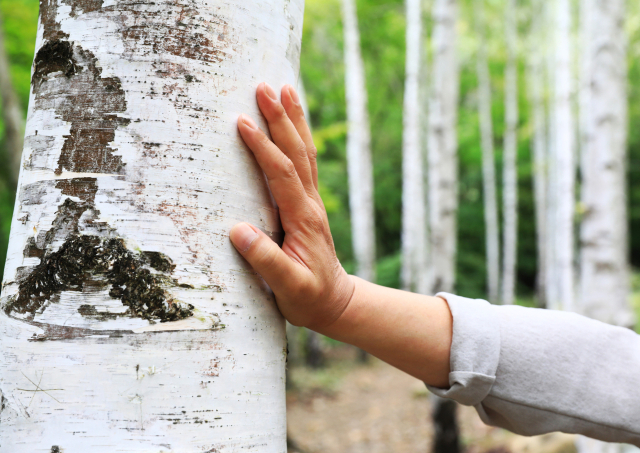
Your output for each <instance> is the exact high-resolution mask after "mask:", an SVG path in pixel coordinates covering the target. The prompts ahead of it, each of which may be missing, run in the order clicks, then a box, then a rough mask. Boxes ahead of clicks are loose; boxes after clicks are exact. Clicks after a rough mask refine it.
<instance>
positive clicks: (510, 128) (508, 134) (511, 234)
mask: <svg viewBox="0 0 640 453" xmlns="http://www.w3.org/2000/svg"><path fill="white" fill-rule="evenodd" d="M505 30H506V33H505V37H506V42H507V67H506V70H505V133H504V153H503V165H504V167H503V173H502V184H503V191H502V194H503V206H504V239H503V242H504V244H503V246H504V259H503V266H504V267H503V273H502V303H503V304H505V305H512V304H513V303H514V301H515V292H516V258H517V251H518V250H517V247H518V171H517V158H518V68H517V40H518V18H517V14H516V2H515V0H507V8H506V14H505Z"/></svg>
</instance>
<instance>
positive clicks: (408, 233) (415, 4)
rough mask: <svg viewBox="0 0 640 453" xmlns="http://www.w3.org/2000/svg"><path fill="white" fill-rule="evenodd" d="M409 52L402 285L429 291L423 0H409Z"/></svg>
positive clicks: (405, 98) (405, 114) (407, 4)
mask: <svg viewBox="0 0 640 453" xmlns="http://www.w3.org/2000/svg"><path fill="white" fill-rule="evenodd" d="M405 6H406V18H407V34H406V42H407V53H406V75H405V85H404V113H403V123H404V131H403V136H402V138H403V141H402V286H403V288H404V289H405V290H407V291H416V292H419V293H421V294H428V292H429V290H430V289H431V283H430V281H429V280H430V276H429V263H428V245H429V244H428V240H429V236H428V224H427V213H426V199H425V178H424V167H425V163H426V162H425V154H424V132H423V127H422V126H423V115H422V111H423V106H422V105H421V103H422V100H423V91H424V90H422V89H421V87H422V86H423V85H424V77H425V74H424V71H423V69H424V66H423V53H424V49H423V45H422V42H423V41H422V40H423V28H422V21H423V17H422V1H421V0H406V4H405Z"/></svg>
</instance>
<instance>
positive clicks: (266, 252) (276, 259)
mask: <svg viewBox="0 0 640 453" xmlns="http://www.w3.org/2000/svg"><path fill="white" fill-rule="evenodd" d="M229 236H230V238H231V242H232V243H233V245H234V246H235V248H236V249H237V250H238V252H240V254H241V255H242V256H243V257H244V259H246V260H247V261H248V262H249V264H251V266H253V269H254V270H255V271H256V272H258V273H259V274H260V275H261V276H262V278H264V280H265V281H266V282H267V284H268V285H269V286H270V287H271V289H272V290H274V291H276V288H278V287H280V286H282V284H283V282H286V281H287V280H288V279H290V278H291V275H292V274H293V273H294V272H295V271H296V269H295V263H294V262H293V261H292V260H291V259H290V258H289V257H288V256H287V254H286V253H284V252H283V251H282V249H281V248H280V247H279V246H278V244H276V243H275V242H273V241H272V240H271V238H270V237H268V236H267V235H266V234H264V233H263V232H262V231H260V230H259V229H257V228H256V227H254V226H253V225H249V224H248V223H239V224H237V225H236V226H234V227H233V228H232V229H231V233H230V234H229Z"/></svg>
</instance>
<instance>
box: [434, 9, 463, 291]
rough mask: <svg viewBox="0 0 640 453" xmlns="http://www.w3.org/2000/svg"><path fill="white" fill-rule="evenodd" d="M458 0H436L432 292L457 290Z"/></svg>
mask: <svg viewBox="0 0 640 453" xmlns="http://www.w3.org/2000/svg"><path fill="white" fill-rule="evenodd" d="M457 9H458V5H457V2H456V0H435V3H434V6H433V22H434V24H433V36H432V39H431V41H432V46H433V68H432V80H431V89H430V94H429V113H428V115H429V118H428V139H427V143H428V144H427V149H428V150H427V154H428V180H429V197H428V206H429V227H430V238H431V244H430V248H429V249H430V253H431V255H432V256H433V257H434V259H433V260H432V261H433V262H434V263H433V265H432V269H431V271H432V273H433V287H432V292H438V291H453V287H454V282H455V258H456V242H457V241H456V240H457V213H458V136H457V127H458V96H459V79H460V74H459V68H458V62H457V58H456V42H457V39H456V20H457V14H458V13H457Z"/></svg>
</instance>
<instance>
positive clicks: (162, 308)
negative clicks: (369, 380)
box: [0, 0, 304, 453]
mask: <svg viewBox="0 0 640 453" xmlns="http://www.w3.org/2000/svg"><path fill="white" fill-rule="evenodd" d="M303 5H304V3H303V1H302V0H293V1H290V0H269V1H260V2H257V1H255V2H254V1H250V2H249V4H247V3H246V2H243V3H238V2H234V1H228V0H172V1H168V0H156V1H154V2H151V1H149V2H146V1H142V2H141V1H139V0H135V1H134V0H112V1H109V2H103V1H102V0H96V1H82V2H80V1H74V2H70V1H68V0H42V1H41V11H40V23H39V28H38V38H37V43H36V49H37V52H36V56H35V60H34V66H33V77H32V91H31V97H30V105H29V115H28V120H27V126H26V139H25V149H24V153H23V158H22V171H21V175H20V181H19V192H18V197H17V201H16V207H15V210H14V218H13V224H12V230H11V238H10V245H9V252H8V259H7V265H6V268H5V274H4V275H5V280H4V282H3V288H2V298H1V303H2V309H3V310H2V313H1V315H0V354H2V358H1V359H0V376H1V378H0V389H1V397H0V399H1V401H2V404H1V405H0V411H1V412H0V439H1V446H0V451H1V452H7V453H9V452H10V453H22V452H25V453H26V452H29V453H31V452H34V451H43V452H44V451H46V452H49V451H51V452H58V451H61V452H62V451H69V452H75V451H91V452H98V453H99V452H108V453H111V452H114V451H116V450H117V451H127V452H143V451H144V452H158V451H175V452H186V451H202V452H204V451H207V452H232V451H238V450H242V451H253V452H274V453H275V452H278V453H280V452H282V451H285V449H286V420H285V394H284V385H285V370H284V362H285V357H286V349H285V334H284V330H285V329H284V320H283V319H282V317H281V316H280V314H279V312H278V310H277V308H276V306H275V303H274V300H273V296H272V294H271V292H270V290H269V289H268V288H267V287H266V285H265V284H264V282H263V281H262V280H261V279H260V278H259V277H258V276H257V275H256V274H255V273H254V272H253V271H252V270H251V269H250V268H248V267H247V264H246V262H244V260H243V259H242V258H241V257H240V256H239V255H238V254H237V253H236V252H235V250H234V249H233V247H232V245H231V243H230V241H229V239H228V231H229V229H230V228H231V226H232V225H234V224H235V223H237V222H239V221H243V220H246V221H250V222H252V223H254V224H255V225H258V226H259V227H260V228H262V229H263V230H264V231H266V232H267V233H268V234H269V235H271V236H272V237H274V239H278V238H280V237H281V229H280V226H279V222H278V215H277V209H276V207H275V206H274V204H273V201H272V198H271V197H270V195H269V192H268V190H267V184H266V181H265V178H264V176H263V173H262V172H261V171H260V169H259V167H258V166H257V164H256V163H255V161H254V159H253V157H252V155H251V153H250V152H249V151H248V150H247V148H246V147H245V145H244V144H243V142H242V140H241V139H240V137H239V135H238V133H237V128H236V121H237V117H238V114H239V113H241V112H246V113H249V114H251V115H252V116H254V117H258V116H259V112H258V109H257V105H256V102H255V98H254V96H255V95H254V93H255V91H254V90H255V87H256V85H257V84H258V83H259V82H260V81H262V80H265V81H267V82H269V83H271V84H272V85H275V86H278V87H279V86H282V85H283V84H284V83H295V82H296V80H297V72H298V63H299V49H300V37H301V29H302V16H303ZM263 126H265V125H264V124H263Z"/></svg>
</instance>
